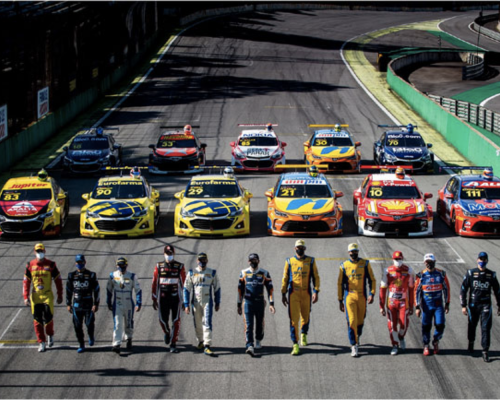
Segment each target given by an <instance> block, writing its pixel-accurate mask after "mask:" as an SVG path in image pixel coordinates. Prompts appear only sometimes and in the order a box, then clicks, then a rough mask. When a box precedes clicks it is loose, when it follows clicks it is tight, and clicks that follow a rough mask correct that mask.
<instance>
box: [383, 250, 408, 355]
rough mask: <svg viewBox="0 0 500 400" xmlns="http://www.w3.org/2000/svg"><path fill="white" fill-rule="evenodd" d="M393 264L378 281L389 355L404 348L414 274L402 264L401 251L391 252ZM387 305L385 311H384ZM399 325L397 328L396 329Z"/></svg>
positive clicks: (395, 353)
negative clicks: (388, 339) (389, 344)
mask: <svg viewBox="0 0 500 400" xmlns="http://www.w3.org/2000/svg"><path fill="white" fill-rule="evenodd" d="M392 259H393V260H394V263H393V265H391V266H390V267H388V268H386V269H385V270H384V273H383V274H382V281H381V282H380V313H381V314H382V315H383V316H384V317H385V316H386V315H387V327H388V328H389V335H390V338H391V342H392V350H391V355H393V356H395V355H397V354H398V352H399V350H405V349H406V341H405V335H406V331H407V330H408V324H409V322H410V320H409V318H408V316H409V315H412V314H413V303H414V300H415V297H414V296H415V295H414V289H415V274H414V273H413V269H412V268H410V267H409V266H407V265H405V264H403V253H402V252H401V251H395V252H394V253H393V254H392ZM386 305H387V312H386ZM398 327H399V329H398Z"/></svg>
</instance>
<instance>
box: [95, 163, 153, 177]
mask: <svg viewBox="0 0 500 400" xmlns="http://www.w3.org/2000/svg"><path fill="white" fill-rule="evenodd" d="M134 168H138V169H147V170H149V169H150V168H151V167H150V166H149V165H140V166H139V165H134V166H131V167H126V166H125V167H104V168H102V169H101V171H104V172H106V173H107V174H111V173H113V172H114V171H120V176H122V174H123V171H130V170H132V169H134Z"/></svg>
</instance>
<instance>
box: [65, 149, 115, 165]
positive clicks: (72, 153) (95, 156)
mask: <svg viewBox="0 0 500 400" xmlns="http://www.w3.org/2000/svg"><path fill="white" fill-rule="evenodd" d="M108 154H109V150H69V151H68V154H67V157H68V158H70V159H71V160H73V161H80V162H85V161H96V160H99V159H101V158H104V157H106V156H107V155H108Z"/></svg>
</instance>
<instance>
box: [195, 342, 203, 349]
mask: <svg viewBox="0 0 500 400" xmlns="http://www.w3.org/2000/svg"><path fill="white" fill-rule="evenodd" d="M196 348H197V349H198V350H203V349H204V348H205V345H204V344H203V342H200V343H198V346H196Z"/></svg>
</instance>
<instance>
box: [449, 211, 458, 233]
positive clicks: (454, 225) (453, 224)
mask: <svg viewBox="0 0 500 400" xmlns="http://www.w3.org/2000/svg"><path fill="white" fill-rule="evenodd" d="M450 225H451V227H452V228H453V230H454V231H455V233H456V234H457V235H458V231H459V229H458V226H457V216H456V215H455V211H453V213H452V214H451V223H450Z"/></svg>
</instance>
